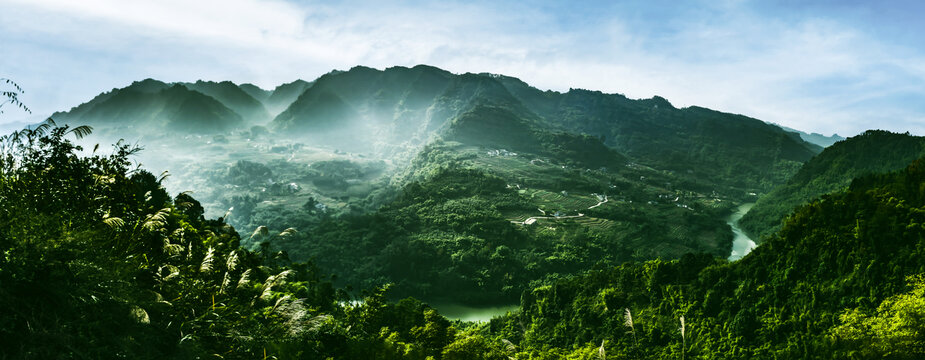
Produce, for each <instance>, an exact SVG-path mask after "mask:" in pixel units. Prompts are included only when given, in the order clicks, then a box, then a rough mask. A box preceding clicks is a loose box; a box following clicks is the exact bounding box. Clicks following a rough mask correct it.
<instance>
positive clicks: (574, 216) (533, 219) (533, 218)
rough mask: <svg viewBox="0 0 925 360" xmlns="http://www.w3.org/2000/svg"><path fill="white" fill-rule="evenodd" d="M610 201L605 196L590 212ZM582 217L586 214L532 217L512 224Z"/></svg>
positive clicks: (544, 213)
mask: <svg viewBox="0 0 925 360" xmlns="http://www.w3.org/2000/svg"><path fill="white" fill-rule="evenodd" d="M608 200H610V199H608V198H607V195H604V201H598V202H597V204H594V205H591V206H589V207H588V210H590V209H593V208H596V207H598V206H601V205H602V204H604V203H605V202H607V201H608ZM537 210H539V211H540V212H541V213H543V215H546V212H545V211H543V209H537ZM582 216H585V214H582V213H578V215H566V216H531V217H528V218H527V219H526V220H524V221H515V220H511V222H512V223H514V224H518V225H530V224H533V223H535V222H536V220H538V219H574V218H580V217H582Z"/></svg>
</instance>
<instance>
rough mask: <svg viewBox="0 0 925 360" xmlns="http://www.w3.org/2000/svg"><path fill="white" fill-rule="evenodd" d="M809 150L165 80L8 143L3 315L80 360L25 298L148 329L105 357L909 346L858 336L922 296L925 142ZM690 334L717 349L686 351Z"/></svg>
mask: <svg viewBox="0 0 925 360" xmlns="http://www.w3.org/2000/svg"><path fill="white" fill-rule="evenodd" d="M83 124H89V125H91V126H93V131H92V133H91V132H90V130H89V128H82V127H79V126H81V125H83ZM76 129H81V130H76ZM803 135H805V134H803ZM816 135H818V134H816ZM801 136H802V135H801V134H798V133H796V132H790V131H785V130H783V129H781V128H780V127H777V126H773V125H769V124H767V123H764V122H762V121H759V120H756V119H752V118H748V117H745V116H741V115H735V114H726V113H721V112H718V111H714V110H709V109H705V108H698V107H689V108H681V109H679V108H675V107H673V106H672V105H671V104H670V103H669V102H668V101H667V100H666V99H663V98H660V97H654V98H651V99H640V100H632V99H628V98H626V97H625V96H622V95H619V94H604V93H600V92H594V91H587V90H574V89H573V90H571V91H569V92H567V93H557V92H552V91H539V90H537V89H535V88H533V87H531V86H529V85H527V84H525V83H523V82H521V81H520V80H518V79H515V78H510V77H505V76H501V75H493V74H462V75H457V74H451V73H449V72H446V71H443V70H440V69H436V68H433V67H428V66H416V67H413V68H404V67H395V68H388V69H385V70H376V69H371V68H365V67H356V68H353V69H350V70H348V71H332V72H330V73H328V74H326V75H324V76H322V77H320V78H319V79H316V80H314V81H312V82H306V81H301V80H298V81H295V82H292V83H288V84H284V85H281V86H279V87H277V88H276V89H274V90H264V89H260V88H258V87H256V86H253V85H249V84H243V85H237V84H234V83H231V82H221V83H215V82H206V81H197V82H195V83H163V82H160V81H157V80H152V79H147V80H143V81H139V82H135V83H133V84H131V85H129V86H127V87H125V88H121V89H113V90H112V91H110V92H107V93H103V94H101V95H99V96H97V97H96V98H94V99H91V100H90V101H88V102H87V103H85V104H82V105H79V106H76V107H74V108H73V109H71V110H70V111H67V112H60V113H56V114H55V115H54V121H53V122H47V123H45V124H43V125H41V126H39V127H35V128H32V129H26V130H24V131H22V132H20V133H14V134H11V135H9V136H6V137H4V138H3V139H2V142H3V144H4V146H3V151H4V157H3V159H2V162H0V165H3V166H5V167H4V168H3V169H4V173H3V176H5V177H4V178H3V182H0V191H2V192H0V195H2V196H4V199H5V204H10V205H11V206H10V207H9V208H8V209H3V211H2V212H0V215H2V216H3V219H4V223H3V224H4V228H3V230H4V232H3V233H2V234H4V235H3V236H2V237H0V240H3V241H4V243H2V244H0V245H3V246H5V247H6V249H7V250H6V253H5V254H6V255H4V257H3V259H2V261H3V263H2V265H4V266H3V267H2V268H0V280H2V281H5V282H6V283H9V284H14V285H13V286H12V287H10V288H9V289H12V290H6V289H0V302H2V304H11V305H10V306H13V307H19V308H31V307H33V306H34V307H35V308H31V309H32V310H30V311H31V313H41V314H46V313H47V314H50V315H49V316H50V317H47V318H46V317H41V318H36V317H30V316H29V315H24V314H25V313H17V314H16V315H15V317H14V318H15V319H17V320H15V325H11V326H8V327H3V326H0V331H3V332H4V333H3V334H6V335H7V336H6V337H4V338H5V339H6V338H8V339H14V338H15V337H14V336H13V335H12V334H13V333H14V332H17V331H21V330H22V327H23V326H25V325H23V324H24V323H23V322H20V321H19V320H20V319H26V318H29V319H30V323H29V326H32V325H31V324H32V322H36V321H37V322H36V324H38V325H37V326H40V327H41V329H44V330H42V331H44V332H45V333H47V334H51V335H49V337H52V338H54V339H58V340H55V341H52V343H53V344H54V346H58V347H61V348H64V347H68V346H73V345H72V344H71V343H70V342H69V341H70V340H67V338H66V337H64V336H63V335H61V333H60V331H63V330H61V329H59V328H57V327H56V325H55V324H57V323H56V322H57V321H60V320H58V319H60V318H61V317H62V316H65V315H63V313H59V310H53V309H52V308H51V307H49V306H50V305H48V304H46V303H41V302H40V303H37V304H27V303H24V302H23V300H22V299H24V298H26V295H28V294H30V292H31V291H40V292H44V293H47V294H54V296H58V297H62V298H65V299H77V300H73V301H71V300H66V301H65V303H66V306H67V307H66V308H62V309H63V310H60V311H68V312H70V313H73V314H85V313H87V312H88V311H103V312H104V313H127V314H130V315H131V316H130V317H120V316H114V317H113V318H111V319H105V320H101V322H100V323H87V322H79V321H76V320H73V321H72V320H66V321H72V323H74V324H80V325H79V326H82V328H81V329H80V330H79V331H81V332H82V334H84V335H82V336H84V337H96V336H97V335H90V334H89V333H88V332H90V331H94V329H98V328H111V326H112V324H118V325H119V326H120V327H124V328H129V329H130V330H129V331H130V332H131V333H132V334H133V337H131V338H130V339H129V338H114V339H116V340H114V341H116V342H115V343H113V344H106V345H100V346H99V347H96V345H82V346H84V347H85V348H86V349H87V350H86V351H97V350H99V349H109V348H116V349H122V348H124V347H126V346H128V345H127V344H129V343H133V342H134V341H137V340H136V339H140V338H144V339H147V340H144V342H143V343H142V344H143V345H141V348H144V349H150V348H153V347H156V346H157V344H156V342H158V341H161V340H164V341H167V342H170V343H171V344H174V340H177V339H179V342H176V344H174V345H171V346H168V347H165V348H164V353H162V354H160V355H164V356H168V355H170V356H173V355H178V354H179V355H180V357H184V356H186V355H187V354H202V353H206V352H215V351H219V350H218V349H220V348H223V347H226V346H229V345H228V344H233V345H231V346H232V347H233V348H232V349H231V350H225V351H227V352H226V353H225V354H226V355H229V356H234V355H240V356H238V358H246V357H247V356H251V355H253V356H259V353H260V351H259V350H262V351H266V349H265V348H264V347H265V346H267V347H270V349H271V350H270V351H271V352H276V353H279V354H290V355H291V356H290V357H289V358H299V357H300V356H302V355H300V354H302V353H299V352H298V351H295V350H291V349H310V350H311V351H313V352H316V353H319V354H327V355H331V356H340V357H344V356H346V357H345V358H363V357H378V356H382V355H383V354H391V355H389V356H388V357H391V358H406V357H411V358H421V359H424V358H427V357H428V356H437V357H441V356H442V358H446V359H451V358H453V357H452V355H448V354H454V351H458V353H461V354H468V355H472V356H470V357H461V358H493V359H494V358H497V359H501V358H537V359H554V358H563V357H568V356H571V357H573V358H591V357H592V356H598V357H599V358H600V357H602V356H603V355H599V354H604V353H605V352H606V353H609V354H620V355H619V356H622V358H630V357H636V358H667V357H676V356H677V355H679V354H680V355H682V356H684V355H685V354H686V355H690V356H700V357H705V358H717V357H731V358H756V357H757V358H770V357H784V358H795V357H800V355H805V354H808V353H838V354H841V355H846V354H850V353H852V351H860V352H864V351H866V352H865V353H869V354H881V353H885V352H882V351H881V350H883V349H887V350H890V349H892V348H891V347H890V346H889V345H883V344H881V343H879V342H881V341H905V340H903V339H894V338H890V337H889V335H882V334H881V335H877V336H880V337H878V338H875V339H873V340H869V339H868V340H869V341H872V342H876V344H879V345H876V346H874V347H870V348H866V349H862V348H860V347H859V346H857V343H854V342H851V341H855V340H857V339H858V335H857V334H858V331H860V330H858V329H873V328H870V327H871V326H874V325H870V324H872V323H873V322H874V321H881V320H880V319H881V317H883V316H889V314H890V313H887V312H888V311H893V310H888V309H892V306H893V304H895V303H897V302H910V301H912V302H914V301H915V300H914V299H915V297H914V296H912V295H909V294H910V293H909V291H913V292H914V291H919V290H915V289H920V287H921V281H920V280H919V279H918V278H916V277H915V274H921V273H925V268H923V265H922V264H921V262H920V261H918V260H917V259H919V258H920V257H919V255H920V254H919V252H920V251H919V250H920V249H919V245H918V241H919V239H921V238H922V237H921V236H920V235H921V234H919V233H920V232H921V229H922V227H921V226H919V225H920V224H921V222H922V221H921V220H922V219H920V217H921V216H920V215H921V209H920V208H921V207H922V204H921V201H922V199H923V198H922V197H921V196H920V195H921V194H919V193H920V192H921V187H920V186H918V185H919V184H921V183H922V181H923V180H922V178H923V173H922V171H921V170H922V166H921V165H922V164H921V161H922V160H917V159H920V158H921V156H922V154H925V152H923V151H925V150H923V149H925V147H923V146H922V144H923V143H922V141H921V138H919V137H915V136H911V135H908V134H893V133H889V132H885V131H874V130H872V131H868V132H865V133H863V134H861V135H858V136H855V137H851V138H847V139H844V140H841V141H838V142H835V143H834V144H833V145H831V146H829V147H826V148H822V147H821V146H819V145H816V144H813V143H809V142H807V141H805V140H803V137H801ZM71 138H73V140H71ZM807 138H811V139H816V140H818V141H830V140H832V139H834V138H826V137H821V136H815V137H812V136H809V137H807ZM72 141H73V142H72ZM107 144H115V146H114V147H112V149H113V150H111V151H109V150H107V149H108V148H109V147H108V145H107ZM107 154H108V155H107ZM9 174H13V175H9ZM158 174H159V175H158ZM788 214H789V215H788ZM776 223H780V225H777V226H775V225H774V224H776ZM39 224H57V225H54V226H49V227H47V228H45V229H46V230H42V231H44V232H41V231H39V230H37V229H38V227H39ZM753 234H754V235H753ZM48 239H55V240H48ZM30 244H40V245H39V246H40V247H34V246H33V245H30ZM45 258H49V259H53V260H52V261H45V260H43V259H45ZM43 266H47V268H46V270H41V269H39V268H41V267H43ZM36 267H38V268H36ZM33 269H38V270H33ZM62 269H64V270H62ZM100 269H103V271H99V270H100ZM40 270H41V271H40ZM42 271H44V272H42ZM42 274H50V275H42ZM42 276H48V278H47V279H46V280H39V279H40V278H41V277H42ZM73 279H80V280H79V281H76V280H73ZM84 284H90V285H86V286H89V288H88V287H85V285H84ZM106 284H117V285H106ZM907 284H908V285H907ZM33 288H35V289H39V290H32V289H33ZM101 289H106V290H101ZM138 289H145V290H142V291H139V290H138ZM909 289H913V290H909ZM61 292H66V293H71V294H75V295H68V296H64V295H61V294H60V293H61ZM102 294H105V296H108V297H107V298H105V299H104V300H99V299H100V297H99V296H102ZM94 299H95V300H94ZM916 314H918V313H916ZM77 316H82V315H77ZM682 316H683V317H685V318H686V319H687V321H688V324H690V326H697V329H698V330H697V332H696V333H692V334H691V335H689V336H690V337H691V338H690V341H691V342H690V343H686V341H687V340H688V339H687V338H684V339H682V341H684V342H682V344H681V345H678V344H677V341H676V340H677V339H676V336H675V335H672V334H674V333H675V331H676V327H677V324H676V321H677V320H678V319H679V318H681V317H682ZM634 319H635V320H634ZM694 324H696V325H694ZM0 325H3V324H2V323H0ZM877 326H879V325H877ZM913 326H915V325H913ZM879 329H880V328H877V329H874V330H869V331H881V330H879ZM864 331H868V330H864ZM188 334H197V335H195V337H192V336H194V335H188ZM238 334H260V336H259V337H258V336H252V335H238ZM685 336H688V335H686V333H685ZM38 339H39V338H38V337H36V338H29V339H25V341H27V342H33V343H34V342H35V341H39V340H38ZM42 339H45V338H42ZM60 339H64V340H60ZM846 339H855V340H846ZM868 340H865V341H868ZM4 341H7V340H4ZM0 344H2V343H0ZM177 344H179V345H177ZM186 344H189V345H186ZM515 344H516V345H515ZM877 346H880V347H877ZM884 346H886V347H884ZM204 349H208V350H204ZM903 349H904V350H905V348H903ZM909 349H912V350H910V351H909V354H914V353H915V351H916V350H914V349H915V348H909ZM290 351H292V352H290ZM878 351H880V352H878ZM53 352H54V351H50V352H49V353H53ZM887 352H888V351H887ZM232 354H234V355H232ZM244 354H246V355H244ZM292 354H296V355H292ZM474 354H478V355H474ZM594 354H598V355H594ZM468 355H467V356H468ZM473 356H474V357H473ZM91 357H92V356H91Z"/></svg>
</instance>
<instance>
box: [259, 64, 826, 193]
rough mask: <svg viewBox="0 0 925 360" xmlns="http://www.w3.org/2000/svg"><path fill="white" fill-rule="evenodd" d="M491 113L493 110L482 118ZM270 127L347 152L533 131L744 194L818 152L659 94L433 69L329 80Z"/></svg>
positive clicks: (517, 138)
mask: <svg viewBox="0 0 925 360" xmlns="http://www.w3.org/2000/svg"><path fill="white" fill-rule="evenodd" d="M479 108H481V109H482V110H479V111H481V112H482V113H485V114H494V115H492V116H495V115H498V114H502V113H504V114H505V115H504V116H500V117H498V116H495V118H496V120H497V121H502V122H506V123H501V122H497V121H494V120H489V119H478V120H477V121H473V120H475V119H472V116H471V114H472V111H473V110H475V109H479ZM489 108H491V109H494V110H492V111H485V110H486V109H489ZM460 117H467V118H465V119H461V118H460ZM461 120H462V121H461ZM272 125H273V127H274V128H275V129H277V130H278V131H280V132H283V133H287V134H298V136H307V137H309V138H311V139H313V140H316V141H331V142H334V143H337V144H339V146H349V144H350V142H347V141H345V139H360V141H359V142H357V143H356V144H357V145H361V146H360V147H358V148H355V149H354V150H356V151H368V150H369V148H370V147H375V146H374V144H377V143H378V144H380V145H382V144H386V145H389V144H391V145H394V144H398V143H401V142H403V141H404V142H410V143H412V144H422V143H424V142H426V140H427V139H429V138H430V137H431V136H432V135H434V134H438V135H441V136H442V135H448V136H457V137H458V134H460V133H470V134H480V135H481V138H479V139H475V137H473V136H468V137H466V138H464V139H465V140H466V141H469V142H470V143H473V144H483V143H484V142H485V141H488V139H490V138H492V137H496V139H495V140H492V145H493V146H499V147H504V146H508V147H515V146H516V145H517V144H516V143H518V142H523V141H524V138H523V137H524V136H529V133H531V132H535V131H540V132H556V131H558V132H568V133H573V134H586V135H590V136H591V137H594V138H597V139H599V140H600V141H602V142H603V143H604V144H606V145H607V146H609V147H610V148H612V149H613V150H615V151H618V152H621V153H625V154H626V155H627V156H628V157H629V158H630V159H633V161H637V162H640V163H643V164H646V165H650V166H654V167H657V168H661V169H664V170H669V171H675V172H679V173H685V174H691V176H694V177H697V178H702V179H709V180H710V181H712V182H722V183H725V184H726V185H728V186H732V187H734V188H738V189H740V190H741V191H742V193H743V194H744V193H745V192H747V191H756V190H758V189H765V190H767V189H770V188H771V187H772V186H773V185H775V184H779V183H782V182H783V181H784V180H786V178H787V177H789V175H790V174H792V171H793V170H794V169H796V167H797V166H799V164H800V163H802V162H804V161H806V160H808V159H810V158H811V157H812V156H813V155H815V154H816V153H818V151H820V150H821V148H819V147H818V146H815V145H812V144H809V143H807V142H805V141H803V140H802V139H800V137H799V136H798V135H797V134H794V133H791V132H787V131H783V130H782V129H780V128H779V127H777V126H772V125H769V124H766V123H764V122H762V121H759V120H756V119H752V118H748V117H745V116H741V115H733V114H727V113H722V112H718V111H713V110H709V109H705V108H699V107H691V108H685V109H677V108H675V107H673V106H672V105H671V104H670V103H669V102H668V101H667V100H665V99H663V98H660V97H655V98H652V99H645V100H631V99H628V98H626V97H625V96H622V95H618V94H604V93H601V92H595V91H587V90H570V91H569V92H567V93H564V94H563V93H558V92H552V91H540V90H538V89H536V88H533V87H531V86H529V85H527V84H526V83H524V82H522V81H520V80H518V79H516V78H511V77H505V76H499V75H492V74H463V75H454V74H451V73H449V72H446V71H444V70H440V69H437V68H433V67H428V66H416V67H414V68H410V69H409V68H404V67H394V68H389V69H386V70H383V71H379V70H375V69H371V68H365V67H355V68H353V69H351V70H349V71H346V72H332V73H329V74H326V75H324V76H322V77H321V78H319V79H318V80H317V81H316V82H315V83H314V85H313V86H312V87H311V88H309V89H308V90H306V91H305V93H303V94H302V96H300V97H299V99H297V100H296V101H295V102H293V103H292V105H291V106H290V107H289V109H287V110H286V111H284V112H282V113H281V114H280V115H279V116H277V117H276V119H274V120H273V123H272ZM457 126H466V127H467V129H465V130H460V129H454V127H457ZM514 128H517V129H523V130H524V131H515V130H514ZM497 140H503V141H497ZM505 142H508V143H505Z"/></svg>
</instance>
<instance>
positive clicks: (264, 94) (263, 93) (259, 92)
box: [240, 84, 273, 103]
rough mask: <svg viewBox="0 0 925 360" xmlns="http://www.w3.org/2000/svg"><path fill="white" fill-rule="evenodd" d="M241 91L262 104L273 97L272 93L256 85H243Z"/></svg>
mask: <svg viewBox="0 0 925 360" xmlns="http://www.w3.org/2000/svg"><path fill="white" fill-rule="evenodd" d="M240 87H241V90H243V91H244V92H246V93H247V94H248V95H250V96H251V97H253V98H254V99H257V101H260V102H261V103H262V102H264V101H266V100H267V98H269V97H270V95H273V92H272V91H269V90H264V89H261V88H260V87H259V86H257V85H254V84H241V86H240Z"/></svg>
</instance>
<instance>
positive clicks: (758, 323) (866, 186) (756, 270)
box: [490, 159, 925, 359]
mask: <svg viewBox="0 0 925 360" xmlns="http://www.w3.org/2000/svg"><path fill="white" fill-rule="evenodd" d="M923 183H925V159H920V160H916V161H915V162H913V163H912V164H911V165H909V166H908V167H907V168H906V169H904V170H902V171H899V172H896V173H891V174H882V175H867V176H863V177H860V178H858V179H855V180H854V181H852V183H851V185H850V187H849V188H848V189H847V190H845V191H843V192H838V193H834V194H831V195H826V196H823V197H822V198H821V199H819V200H816V201H814V202H812V203H810V204H808V205H806V206H803V207H801V208H799V209H797V210H796V211H795V213H794V215H793V216H791V217H790V218H789V219H788V220H787V222H786V223H785V224H784V226H783V228H782V229H781V231H780V232H778V233H777V234H775V235H774V236H772V237H770V238H769V239H768V240H767V242H766V243H765V244H763V245H761V246H759V247H758V248H757V249H755V250H754V251H753V252H752V253H751V254H749V255H748V256H746V257H745V258H743V259H742V260H740V261H738V262H734V263H729V262H726V261H724V260H717V259H715V258H711V257H708V256H696V255H687V256H684V257H682V258H681V259H679V260H673V261H649V262H644V263H638V262H634V263H626V264H623V265H621V266H617V267H603V268H596V269H594V270H592V271H590V272H588V273H587V274H586V275H583V276H578V277H573V278H569V279H563V280H560V281H557V282H552V283H550V284H547V285H543V286H540V287H536V288H534V289H532V290H530V291H527V292H525V293H524V295H523V297H522V303H521V306H522V310H521V312H520V313H516V314H512V315H509V316H507V317H504V318H499V319H495V320H492V322H491V324H490V331H491V333H492V334H493V336H495V337H496V338H504V339H508V340H509V341H511V342H512V343H513V344H514V345H516V347H517V348H518V349H520V353H519V354H518V356H521V357H523V358H528V357H529V358H539V359H542V358H551V359H555V358H562V357H569V358H576V359H579V358H580V359H588V358H595V357H599V358H603V357H604V356H603V355H604V354H605V353H606V356H607V357H610V358H653V359H655V358H662V359H664V358H681V357H683V356H688V357H691V358H742V359H752V358H788V359H806V358H819V359H830V358H853V359H867V358H891V359H919V358H922V357H923V356H925V322H923V321H922V320H923V319H925V298H923V297H922V291H923V288H925V282H923V274H925V263H923V261H922V257H923V255H925V254H923V253H922V251H923V249H925V226H923V224H925V217H923V214H925V211H923V210H925V187H923V186H922V184H923Z"/></svg>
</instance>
